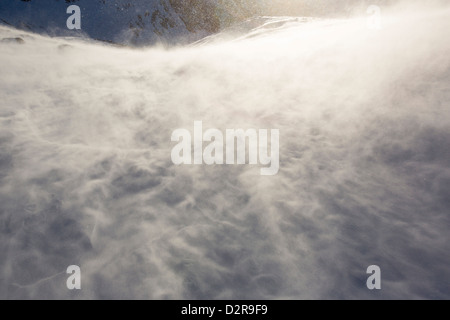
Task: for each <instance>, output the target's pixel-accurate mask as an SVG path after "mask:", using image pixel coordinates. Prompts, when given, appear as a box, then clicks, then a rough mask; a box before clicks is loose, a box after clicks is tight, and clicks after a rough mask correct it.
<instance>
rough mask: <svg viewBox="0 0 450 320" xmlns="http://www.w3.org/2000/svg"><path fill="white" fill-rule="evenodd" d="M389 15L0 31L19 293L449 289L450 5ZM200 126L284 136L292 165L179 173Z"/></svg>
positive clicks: (2, 249) (2, 234)
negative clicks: (62, 32) (185, 29)
mask: <svg viewBox="0 0 450 320" xmlns="http://www.w3.org/2000/svg"><path fill="white" fill-rule="evenodd" d="M383 17H384V20H383V29H382V30H380V31H372V30H369V29H367V28H366V21H365V19H363V18H362V19H356V18H355V19H348V20H319V21H316V20H308V19H293V18H269V17H266V18H260V19H259V21H260V22H261V23H260V26H259V27H254V28H253V29H251V30H250V31H246V33H242V32H243V31H242V30H240V31H239V32H240V33H239V34H238V31H235V32H236V33H232V34H228V35H226V36H225V35H223V36H222V37H218V38H214V39H209V40H210V41H204V42H201V43H197V44H196V45H194V46H189V47H177V48H173V49H171V50H165V49H160V48H151V49H145V50H136V49H126V48H115V47H112V46H108V45H102V44H98V43H90V42H83V41H80V40H74V39H64V38H53V39H51V38H46V37H42V36H39V35H33V34H28V33H25V32H23V31H17V30H14V29H10V28H7V27H0V61H1V63H0V75H1V76H0V97H1V101H0V123H1V125H0V298H2V299H14V298H31V299H32V298H40V299H45V298H49V299H53V298H63V299H64V298H74V299H81V298H84V299H86V298H88V299H89V298H92V299H94V298H95V299H117V298H130V299H133V298H140V299H147V298H148V299H156V298H158V299H160V298H169V299H175V298H182V299H184V298H188V299H197V298H198V299H200V298H202V299H203V298H209V299H228V298H235V299H239V298H251V299H260V298H267V299H273V298H289V299H298V298H347V299H353V298H362V299H377V298H387V299H390V298H435V299H438V298H447V299H448V298H450V282H449V279H450V267H449V266H450V254H449V252H450V251H449V243H450V234H449V232H448V230H449V227H450V118H449V117H448V115H449V101H450V42H449V41H447V38H448V34H447V33H448V30H450V11H449V8H448V7H443V6H441V7H432V6H431V5H428V7H421V8H414V7H409V8H403V9H402V10H401V11H392V12H388V11H386V12H385V15H384V16H383ZM20 39H21V40H20ZM224 39H225V40H224ZM195 120H202V121H203V125H204V128H205V129H206V128H218V129H221V130H223V131H224V130H225V129H226V128H243V129H247V128H256V129H259V128H267V129H280V172H279V173H278V175H276V176H268V177H264V176H260V175H259V166H247V165H244V166H233V165H228V166H227V165H223V166H220V165H219V166H206V165H201V166H175V165H173V164H172V162H171V159H170V152H171V149H172V147H173V146H174V143H172V142H171V141H170V136H171V133H172V131H173V130H175V129H177V128H187V129H190V130H192V126H193V122H194V121H195ZM73 264H75V265H79V266H80V267H81V272H82V290H81V291H76V290H75V291H69V290H68V289H67V288H66V279H67V277H68V276H67V275H66V274H65V271H66V268H67V267H68V266H69V265H73ZM373 264H375V265H379V266H380V267H381V270H382V290H378V291H377V290H374V291H370V290H368V289H367V288H366V279H367V277H368V275H366V273H365V272H366V268H367V267H368V266H369V265H373Z"/></svg>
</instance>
